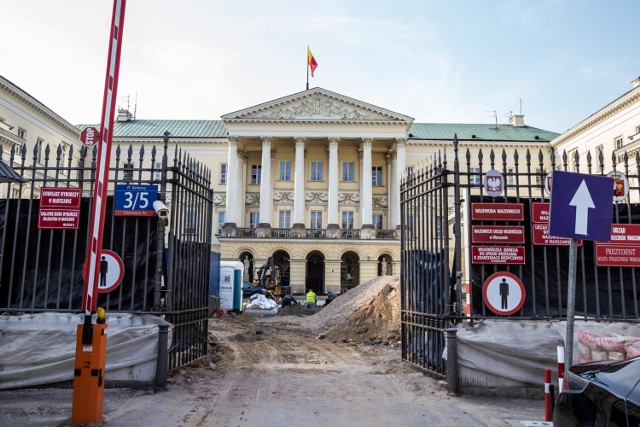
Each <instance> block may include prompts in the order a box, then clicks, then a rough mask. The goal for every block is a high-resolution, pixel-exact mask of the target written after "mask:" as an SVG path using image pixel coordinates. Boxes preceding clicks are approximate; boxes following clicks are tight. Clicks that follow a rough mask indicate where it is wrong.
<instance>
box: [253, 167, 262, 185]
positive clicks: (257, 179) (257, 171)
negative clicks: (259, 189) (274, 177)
mask: <svg viewBox="0 0 640 427" xmlns="http://www.w3.org/2000/svg"><path fill="white" fill-rule="evenodd" d="M260 175H262V165H252V166H251V184H254V185H255V184H260Z"/></svg>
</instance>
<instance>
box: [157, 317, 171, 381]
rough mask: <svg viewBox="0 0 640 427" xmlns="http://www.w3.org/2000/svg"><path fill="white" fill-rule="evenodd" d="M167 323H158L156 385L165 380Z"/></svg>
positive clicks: (166, 367) (166, 368)
mask: <svg viewBox="0 0 640 427" xmlns="http://www.w3.org/2000/svg"><path fill="white" fill-rule="evenodd" d="M168 337H169V325H167V324H163V325H158V357H157V359H156V360H157V362H156V385H157V386H161V385H163V384H164V383H165V382H166V381H167V371H168V349H167V338H168Z"/></svg>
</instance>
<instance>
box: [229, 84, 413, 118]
mask: <svg viewBox="0 0 640 427" xmlns="http://www.w3.org/2000/svg"><path fill="white" fill-rule="evenodd" d="M222 119H223V120H224V121H225V122H235V121H252V122H262V121H283V122H291V121H295V122H310V121H312V122H328V123H336V122H349V123H353V122H369V123H370V122H376V123H411V122H413V118H411V117H408V116H405V115H403V114H399V113H395V112H393V111H390V110H386V109H384V108H380V107H376V106H375V105H372V104H368V103H366V102H362V101H358V100H356V99H353V98H349V97H346V96H343V95H340V94H337V93H334V92H331V91H328V90H325V89H322V88H314V89H310V90H307V91H304V92H299V93H296V94H293V95H290V96H287V97H284V98H279V99H276V100H273V101H270V102H265V103H263V104H259V105H256V106H253V107H249V108H246V109H244V110H240V111H236V112H233V113H229V114H226V115H224V116H222Z"/></svg>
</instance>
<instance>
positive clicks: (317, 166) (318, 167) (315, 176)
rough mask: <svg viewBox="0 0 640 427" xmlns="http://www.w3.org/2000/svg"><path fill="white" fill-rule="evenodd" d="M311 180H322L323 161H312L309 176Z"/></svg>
mask: <svg viewBox="0 0 640 427" xmlns="http://www.w3.org/2000/svg"><path fill="white" fill-rule="evenodd" d="M309 181H322V162H321V161H317V162H316V161H312V162H311V175H310V176H309Z"/></svg>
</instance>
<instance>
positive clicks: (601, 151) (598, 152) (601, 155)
mask: <svg viewBox="0 0 640 427" xmlns="http://www.w3.org/2000/svg"><path fill="white" fill-rule="evenodd" d="M600 158H602V162H604V144H600V145H598V146H597V147H596V162H595V163H596V165H600Z"/></svg>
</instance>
